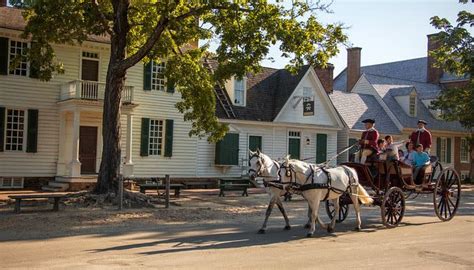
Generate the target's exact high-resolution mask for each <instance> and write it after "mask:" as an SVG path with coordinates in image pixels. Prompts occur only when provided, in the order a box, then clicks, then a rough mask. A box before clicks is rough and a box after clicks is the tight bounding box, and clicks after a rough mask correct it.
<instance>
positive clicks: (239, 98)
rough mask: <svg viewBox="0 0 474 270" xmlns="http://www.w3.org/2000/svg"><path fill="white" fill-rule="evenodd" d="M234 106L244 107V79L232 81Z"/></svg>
mask: <svg viewBox="0 0 474 270" xmlns="http://www.w3.org/2000/svg"><path fill="white" fill-rule="evenodd" d="M234 96H235V101H234V104H235V105H242V106H244V105H245V84H244V79H240V80H238V79H235V81H234Z"/></svg>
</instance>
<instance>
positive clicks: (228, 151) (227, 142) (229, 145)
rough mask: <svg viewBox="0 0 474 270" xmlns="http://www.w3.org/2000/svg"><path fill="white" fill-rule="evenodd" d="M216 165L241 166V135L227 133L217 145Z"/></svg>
mask: <svg viewBox="0 0 474 270" xmlns="http://www.w3.org/2000/svg"><path fill="white" fill-rule="evenodd" d="M215 154H216V156H215V160H214V161H215V164H216V165H239V134H237V133H227V134H226V135H225V136H224V138H223V139H222V140H220V141H219V142H217V143H216V153H215Z"/></svg>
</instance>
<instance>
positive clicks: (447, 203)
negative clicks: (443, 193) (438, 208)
mask: <svg viewBox="0 0 474 270" xmlns="http://www.w3.org/2000/svg"><path fill="white" fill-rule="evenodd" d="M446 206H447V208H448V212H449V216H451V215H452V214H453V213H452V211H451V206H450V205H449V202H448V201H447V200H446Z"/></svg>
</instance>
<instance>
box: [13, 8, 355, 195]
mask: <svg viewBox="0 0 474 270" xmlns="http://www.w3.org/2000/svg"><path fill="white" fill-rule="evenodd" d="M14 2H15V1H14ZM20 2H21V3H20V4H19V5H21V6H22V7H23V8H24V9H25V12H24V16H25V18H26V20H27V26H26V28H25V31H24V36H25V37H30V38H31V41H32V44H34V46H32V48H31V50H29V52H28V53H27V57H28V58H29V59H30V61H32V62H35V63H36V64H37V65H38V69H39V71H38V75H39V77H40V78H41V79H43V80H49V79H50V78H51V77H52V76H53V74H55V73H58V72H62V71H63V67H62V65H61V64H60V63H58V62H57V60H56V58H55V55H54V50H53V47H52V46H51V44H64V43H66V44H78V43H81V42H83V41H85V40H86V39H87V37H88V36H90V35H108V36H109V37H110V51H111V54H110V59H109V65H108V72H107V77H106V87H105V98H104V109H103V119H104V121H103V129H102V130H103V134H102V136H103V150H102V163H101V166H100V172H99V176H98V184H97V187H96V189H95V192H96V193H100V194H103V193H109V192H114V191H115V190H116V188H117V181H116V180H117V177H118V175H119V170H120V169H119V166H120V151H121V149H120V110H121V94H122V89H123V87H124V84H125V80H126V75H127V70H128V69H129V68H130V67H132V66H134V65H136V64H138V63H140V62H142V61H143V62H148V61H151V60H156V61H162V60H166V63H167V66H168V67H169V68H167V69H166V71H165V75H166V77H167V78H168V81H170V82H172V83H173V84H174V85H175V86H176V88H177V90H178V91H180V93H181V95H182V97H183V99H182V101H181V102H179V103H178V104H177V109H178V110H179V111H180V112H181V113H183V114H184V119H185V120H187V121H192V122H193V124H192V130H191V131H190V135H196V136H204V135H209V139H210V140H213V141H215V140H218V139H219V138H221V137H223V135H224V134H225V132H226V131H227V126H225V125H223V124H220V123H219V122H218V120H217V118H216V116H215V114H214V113H215V96H214V92H213V87H214V85H215V84H216V83H219V82H223V81H225V80H226V79H228V78H230V77H231V76H233V75H235V76H237V77H242V76H243V75H244V74H246V73H247V72H258V71H259V70H260V69H261V67H260V64H259V62H260V61H261V60H262V59H264V58H265V56H266V55H267V53H268V51H269V47H270V46H271V45H272V44H276V43H277V42H279V44H280V50H281V51H282V54H283V55H284V56H286V57H288V58H290V64H289V65H288V69H290V70H292V71H296V70H297V69H298V68H299V67H300V66H302V65H303V64H304V63H305V62H308V63H310V64H313V65H325V63H326V62H327V60H328V59H329V58H330V57H331V56H334V55H335V54H336V53H337V52H338V48H337V45H338V44H339V43H341V42H344V41H345V40H346V37H345V35H344V34H343V33H342V26H341V25H340V24H328V25H323V24H321V23H320V22H318V21H317V19H316V17H315V15H316V12H317V11H327V7H328V6H327V5H324V4H321V3H319V1H316V4H308V3H306V2H303V1H294V3H293V5H292V6H291V7H289V8H288V7H285V5H284V4H283V3H282V2H284V1H276V2H275V3H268V2H267V1H261V0H248V1H245V0H242V1H227V0H200V1H199V0H194V1H193V0H158V1H152V0H150V1H145V0H90V1H87V0H82V1H79V0H26V1H20ZM303 18H304V19H303ZM209 39H217V40H219V46H218V48H217V50H216V52H215V55H216V59H217V60H218V61H219V63H220V65H219V67H218V68H217V70H215V71H214V72H212V73H211V72H209V70H208V68H206V66H205V65H204V64H203V61H202V59H203V57H205V55H206V53H207V49H208V45H204V46H202V47H200V48H189V46H187V44H190V43H192V42H195V41H196V40H209Z"/></svg>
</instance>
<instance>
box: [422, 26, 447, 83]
mask: <svg viewBox="0 0 474 270" xmlns="http://www.w3.org/2000/svg"><path fill="white" fill-rule="evenodd" d="M436 35H437V34H431V35H427V37H428V50H427V58H428V65H427V69H426V81H427V82H428V83H436V84H437V83H439V80H440V79H441V76H442V75H443V70H442V69H441V68H437V67H435V66H434V63H435V62H436V61H435V59H434V58H433V57H431V56H430V51H434V50H436V49H438V48H439V42H438V41H436Z"/></svg>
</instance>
